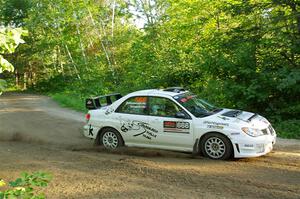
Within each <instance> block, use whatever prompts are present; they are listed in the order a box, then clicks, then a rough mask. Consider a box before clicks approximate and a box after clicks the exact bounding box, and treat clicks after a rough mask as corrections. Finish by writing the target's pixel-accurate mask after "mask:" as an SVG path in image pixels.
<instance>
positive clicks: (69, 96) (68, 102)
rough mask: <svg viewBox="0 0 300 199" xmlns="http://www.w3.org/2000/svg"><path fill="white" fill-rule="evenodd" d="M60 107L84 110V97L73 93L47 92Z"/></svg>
mask: <svg viewBox="0 0 300 199" xmlns="http://www.w3.org/2000/svg"><path fill="white" fill-rule="evenodd" d="M49 95H50V97H51V98H52V99H53V100H55V101H57V102H58V103H59V104H60V105H61V106H62V107H68V108H72V109H74V110H76V111H80V112H85V111H86V109H85V98H84V97H82V96H80V95H79V94H74V93H55V94H49Z"/></svg>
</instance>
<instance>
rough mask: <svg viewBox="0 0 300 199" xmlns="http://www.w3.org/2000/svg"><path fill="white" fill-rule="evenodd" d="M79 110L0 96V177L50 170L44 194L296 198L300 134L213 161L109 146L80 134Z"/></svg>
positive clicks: (299, 192)
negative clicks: (252, 154) (248, 155)
mask: <svg viewBox="0 0 300 199" xmlns="http://www.w3.org/2000/svg"><path fill="white" fill-rule="evenodd" d="M83 121H84V115H83V114H81V113H77V112H74V111H71V110H68V109H64V108H60V107H59V106H58V105H57V104H56V103H54V102H53V101H52V100H50V99H49V98H48V97H44V96H38V95H28V94H16V93H15V94H14V93H9V94H4V95H3V96H0V178H3V179H6V180H13V179H15V178H16V177H18V176H19V174H20V173H21V172H22V171H29V172H30V171H46V172H50V173H52V175H53V177H54V178H53V180H52V182H51V183H50V185H49V186H48V187H47V188H46V189H45V190H44V191H45V193H46V194H47V197H48V198H230V199H231V198H280V199H281V198H300V189H299V187H300V141H299V140H285V139H279V140H278V143H277V145H276V146H275V150H274V151H273V152H272V153H270V154H268V155H266V156H264V157H260V158H252V159H240V160H234V161H213V160H209V159H205V158H202V157H193V156H192V155H190V154H185V153H176V152H167V151H161V150H149V149H135V148H126V149H122V150H120V151H117V152H114V153H109V152H107V151H105V150H104V149H102V148H101V147H100V148H99V147H94V146H93V142H92V141H91V140H87V139H85V138H83V137H82V135H81V134H80V128H81V127H82V126H83Z"/></svg>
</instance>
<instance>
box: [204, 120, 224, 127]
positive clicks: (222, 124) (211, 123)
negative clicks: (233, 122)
mask: <svg viewBox="0 0 300 199" xmlns="http://www.w3.org/2000/svg"><path fill="white" fill-rule="evenodd" d="M203 124H208V125H215V126H229V123H223V122H212V121H204V122H203Z"/></svg>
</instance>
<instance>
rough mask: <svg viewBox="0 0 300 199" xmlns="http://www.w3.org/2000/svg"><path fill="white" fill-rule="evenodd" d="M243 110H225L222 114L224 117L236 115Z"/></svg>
mask: <svg viewBox="0 0 300 199" xmlns="http://www.w3.org/2000/svg"><path fill="white" fill-rule="evenodd" d="M242 112H243V111H240V110H232V111H227V112H225V113H223V114H222V116H226V117H237V116H238V115H240V114H241V113H242Z"/></svg>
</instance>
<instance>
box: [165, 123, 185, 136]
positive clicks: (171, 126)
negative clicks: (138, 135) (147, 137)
mask: <svg viewBox="0 0 300 199" xmlns="http://www.w3.org/2000/svg"><path fill="white" fill-rule="evenodd" d="M189 129H190V123H188V122H175V121H164V132H168V133H185V134H188V133H190V132H189Z"/></svg>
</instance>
